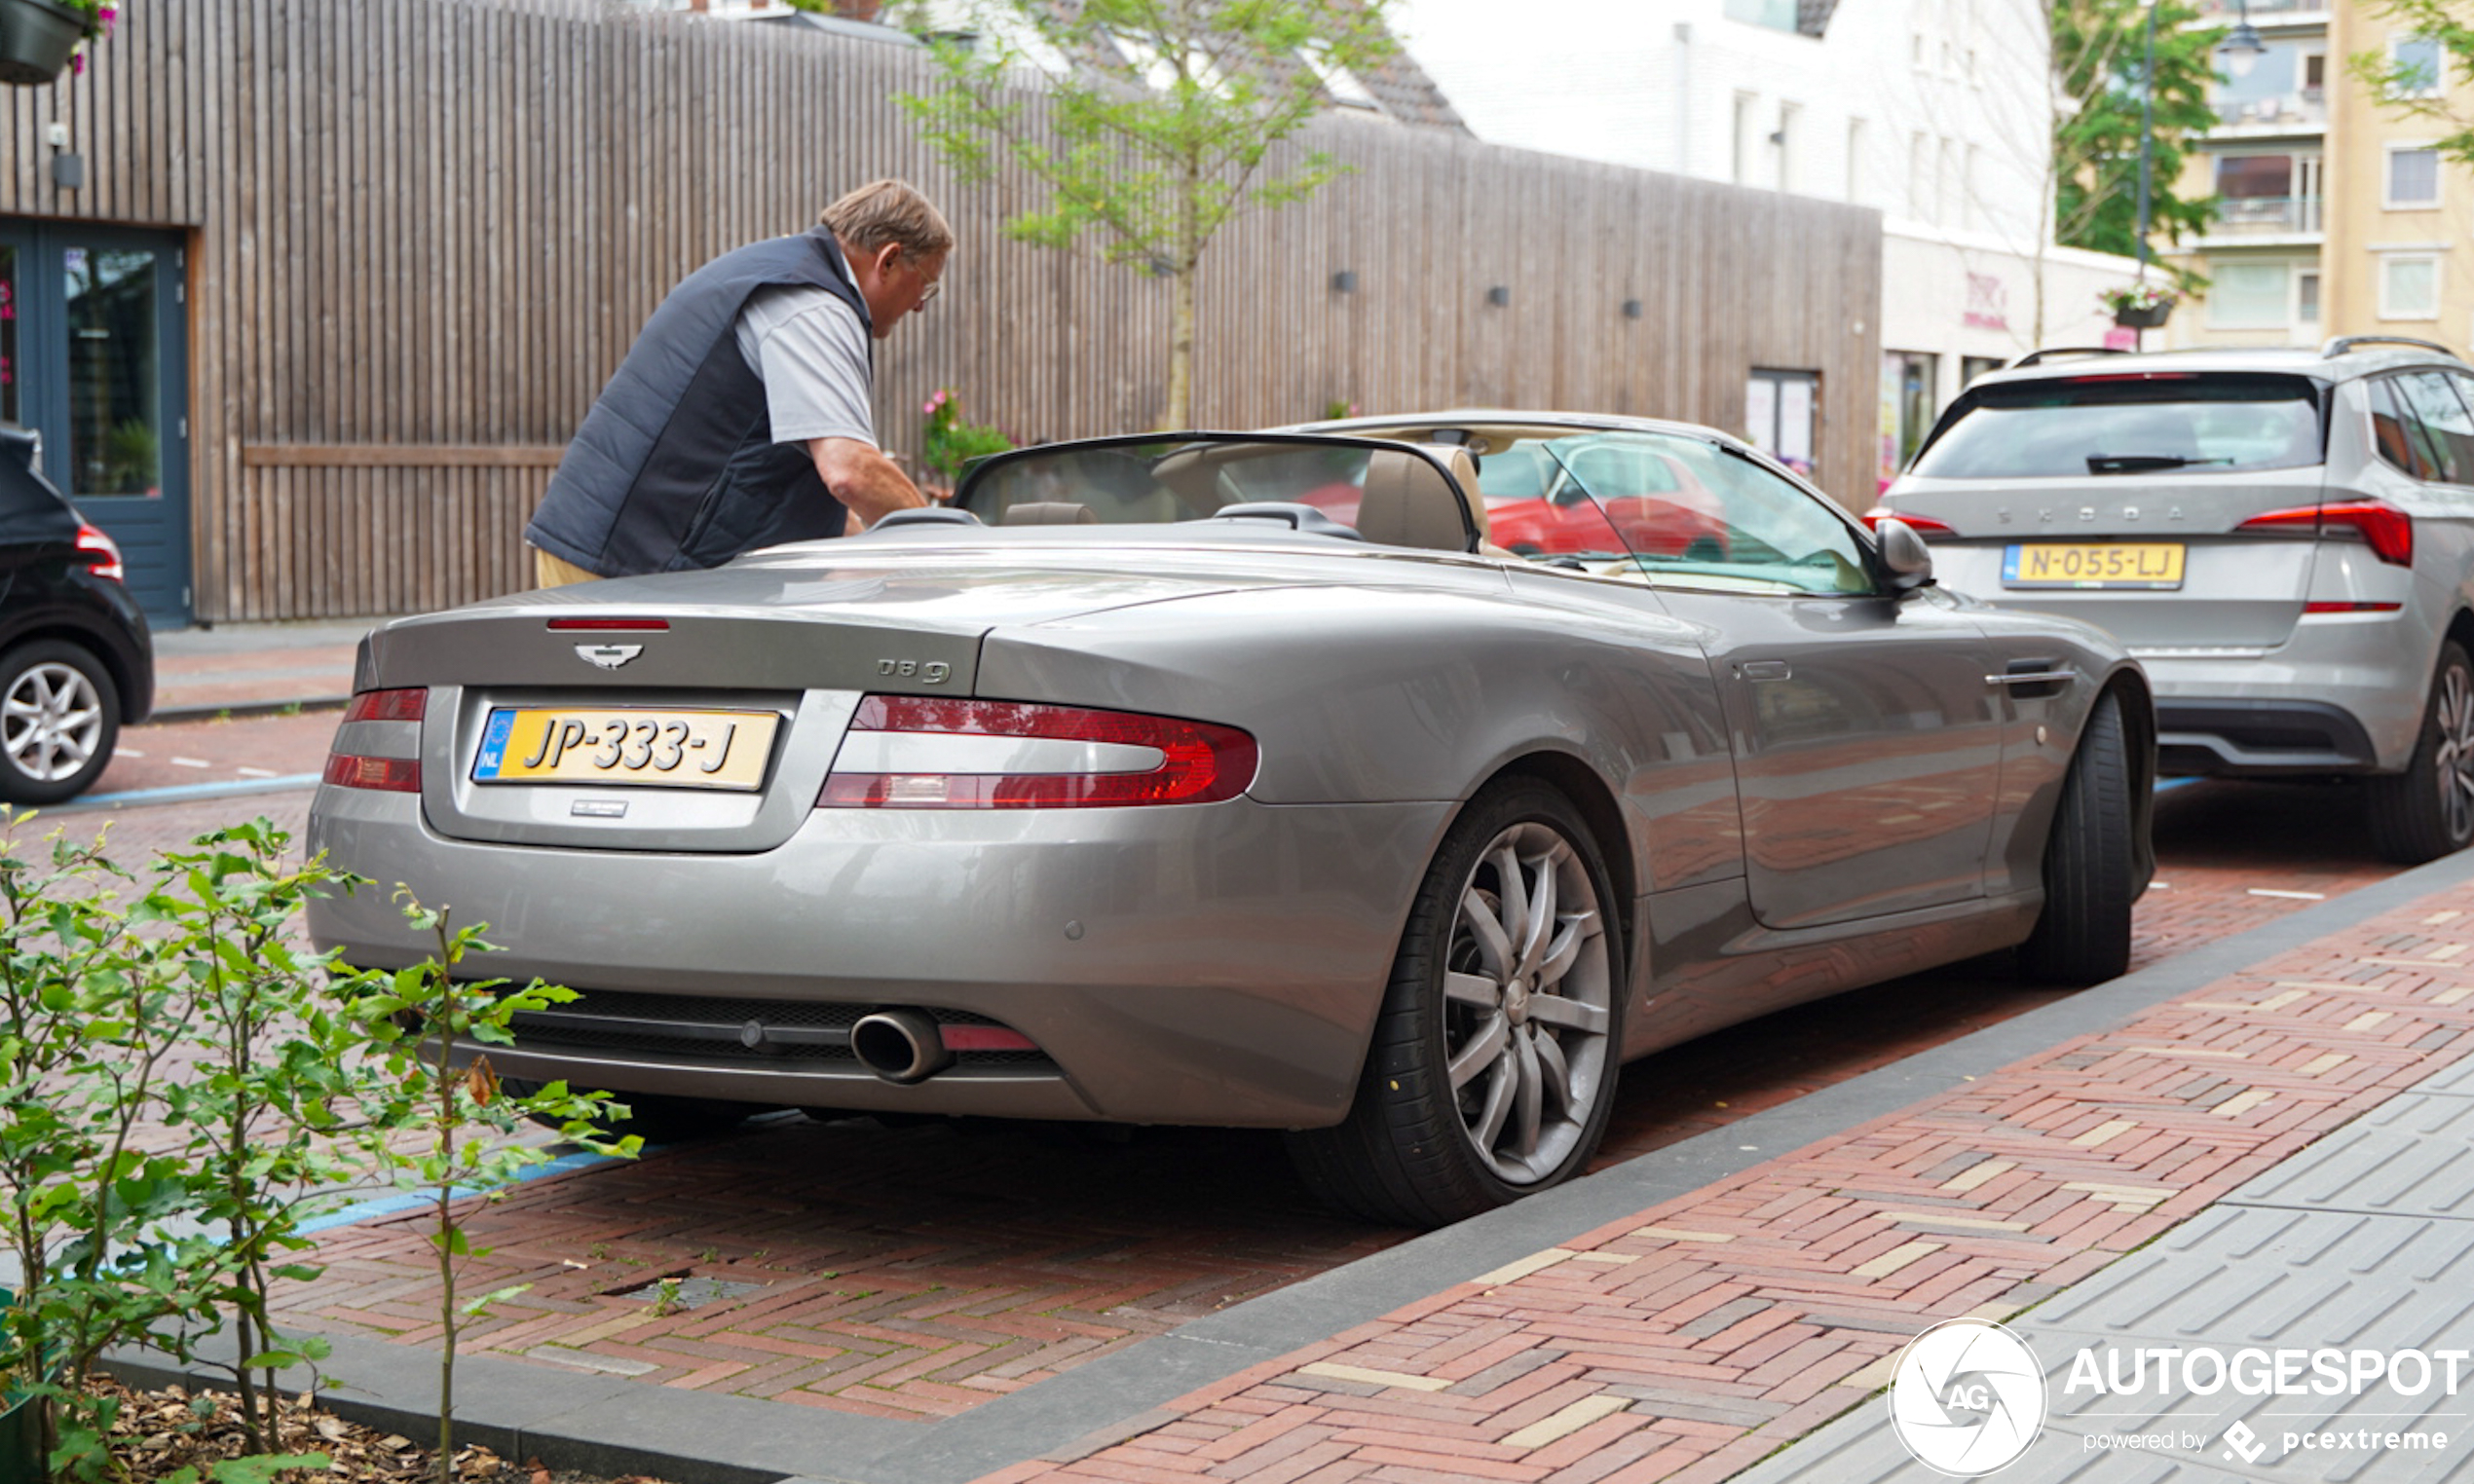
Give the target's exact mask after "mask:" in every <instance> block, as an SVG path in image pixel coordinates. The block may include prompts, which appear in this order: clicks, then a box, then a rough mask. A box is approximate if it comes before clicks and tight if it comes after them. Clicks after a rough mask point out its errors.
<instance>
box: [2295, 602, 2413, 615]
mask: <svg viewBox="0 0 2474 1484" xmlns="http://www.w3.org/2000/svg"><path fill="white" fill-rule="evenodd" d="M2404 607H2405V605H2404V604H2402V603H2305V604H2304V605H2303V612H2305V613H2393V612H2397V611H2398V610H2399V609H2402V608H2404Z"/></svg>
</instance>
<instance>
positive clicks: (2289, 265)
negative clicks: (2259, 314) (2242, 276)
mask: <svg viewBox="0 0 2474 1484" xmlns="http://www.w3.org/2000/svg"><path fill="white" fill-rule="evenodd" d="M2228 268H2281V269H2283V270H2284V271H2285V314H2284V317H2283V319H2282V320H2281V321H2280V322H2278V323H2275V324H2227V323H2225V322H2224V321H2223V319H2222V318H2220V317H2219V314H2218V306H2219V304H2220V303H2221V301H2220V300H2219V299H2218V298H2217V296H2216V295H2214V294H2210V295H2208V328H2209V329H2211V330H2230V331H2232V332H2234V333H2237V334H2238V333H2241V332H2243V331H2246V330H2249V331H2265V330H2290V329H2292V328H2293V327H2294V263H2293V260H2292V259H2290V258H2268V259H2265V260H2263V259H2254V258H2243V259H2238V260H2236V261H2233V262H2230V263H2229V262H2217V263H2212V264H2210V265H2209V270H2210V272H2211V273H2212V274H2213V275H2214V276H2216V277H2219V278H2222V277H2223V276H2224V272H2225V270H2226V269H2228Z"/></svg>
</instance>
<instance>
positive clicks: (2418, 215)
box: [2168, 0, 2474, 350]
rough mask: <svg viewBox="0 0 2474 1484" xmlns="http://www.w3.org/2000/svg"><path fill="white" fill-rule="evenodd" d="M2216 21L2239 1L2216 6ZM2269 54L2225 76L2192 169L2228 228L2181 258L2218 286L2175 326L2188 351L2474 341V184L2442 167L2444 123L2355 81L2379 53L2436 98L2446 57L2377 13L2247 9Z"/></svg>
mask: <svg viewBox="0 0 2474 1484" xmlns="http://www.w3.org/2000/svg"><path fill="white" fill-rule="evenodd" d="M2214 3H2215V7H2216V11H2217V16H2218V18H2219V19H2231V18H2232V17H2233V16H2234V15H2236V14H2238V13H2239V10H2240V6H2241V0H2214ZM2249 13H2250V18H2251V21H2252V23H2253V24H2254V25H2256V26H2257V27H2258V28H2259V31H2260V35H2261V39H2262V41H2264V42H2265V43H2266V44H2267V48H2268V50H2267V52H2266V53H2265V54H2264V55H2263V56H2260V57H2259V58H2258V59H2257V61H2256V62H2255V64H2254V65H2252V66H2251V67H2250V68H2249V70H2248V71H2247V72H2246V73H2245V74H2243V75H2241V76H2232V75H2230V74H2228V75H2225V76H2223V77H2221V79H2220V81H2219V84H2218V88H2217V93H2216V103H2217V116H2218V119H2219V121H2220V122H2219V123H2218V125H2217V127H2216V128H2215V129H2214V130H2211V131H2210V133H2209V135H2208V137H2207V138H2206V140H2205V141H2203V142H2202V143H2201V145H2200V146H2199V148H2197V149H2196V150H2194V151H2193V154H2192V156H2191V158H2190V161H2189V162H2188V166H2187V168H2186V173H2185V174H2184V177H2183V181H2182V188H2183V190H2184V191H2185V192H2186V193H2196V194H2206V193H2209V192H2213V193H2214V194H2215V195H2216V196H2217V197H2218V198H2219V200H2220V206H2219V211H2218V219H2217V220H2216V221H2215V222H2214V223H2213V224H2211V225H2210V226H2209V228H2208V229H2207V232H2206V233H2205V234H2204V235H2203V236H2202V237H2200V238H2199V239H2198V240H2197V241H2193V242H2190V243H2186V244H2185V246H2186V248H2187V249H2188V250H2187V251H2186V252H2185V253H2184V254H2183V255H2182V256H2181V257H2180V258H2179V259H2178V261H2180V262H2182V263H2184V264H2186V265H2187V266H2189V267H2192V268H2193V269H2194V270H2196V271H2197V272H2198V273H2199V274H2201V275H2203V276H2204V277H2205V278H2208V279H2209V283H2208V286H2207V288H2206V289H2205V291H2204V292H2203V293H2202V294H2201V295H2200V296H2199V297H2198V298H2197V299H2196V300H2195V301H2194V302H2193V303H2192V304H2191V305H2189V306H2187V307H2186V309H2185V310H2184V311H2183V312H2181V313H2180V314H2178V315H2177V316H2176V318H2175V320H2174V321H2173V323H2172V324H2171V325H2170V326H2169V328H2168V338H2169V341H2170V343H2171V344H2174V345H2177V346H2212V345H2287V344H2296V343H2301V344H2310V343H2314V342H2317V341H2318V340H2320V339H2322V338H2324V337H2326V336H2331V335H2375V334H2390V335H2411V336H2415V337H2417V338H2420V339H2426V340H2437V341H2440V342H2442V343H2443V344H2446V345H2449V346H2452V347H2455V348H2457V349H2459V350H2463V349H2465V348H2466V347H2467V346H2468V345H2470V344H2474V177H2469V175H2468V172H2467V171H2466V169H2465V167H2462V166H2458V165H2453V164H2451V163H2449V162H2447V161H2445V160H2444V159H2442V158H2441V155H2440V153H2439V150H2438V149H2437V147H2436V144H2437V139H2438V136H2439V135H2440V134H2441V133H2443V132H2445V131H2446V128H2447V127H2446V126H2445V125H2444V124H2443V123H2442V122H2440V121H2437V120H2432V119H2422V118H2416V117H2413V116H2410V115H2407V114H2404V113H2403V112H2401V111H2400V110H2399V109H2398V108H2397V107H2396V106H2395V105H2396V101H2397V99H2396V98H2395V97H2394V96H2393V95H2392V94H2390V93H2388V91H2387V90H2383V89H2380V88H2376V87H2373V86H2370V85H2368V84H2365V83H2363V82H2362V81H2360V80H2359V79H2357V78H2356V77H2354V76H2353V75H2352V72H2351V70H2350V69H2349V67H2348V65H2347V61H2348V58H2351V57H2354V56H2363V55H2368V56H2373V57H2374V58H2378V59H2383V60H2385V61H2388V62H2392V63H2397V64H2401V65H2403V66H2404V67H2405V68H2406V69H2407V70H2408V71H2410V72H2412V73H2414V74H2416V75H2417V76H2418V77H2419V78H2420V79H2422V83H2421V86H2420V87H2419V88H2418V89H2415V90H2413V91H2415V92H2417V93H2420V94H2421V95H2424V96H2429V97H2433V98H2438V97H2440V96H2441V95H2442V90H2443V89H2444V88H2445V86H2446V84H2445V79H2446V76H2447V67H2446V63H2445V58H2443V57H2442V56H2441V55H2440V51H2439V47H2438V46H2437V44H2436V43H2434V42H2432V41H2431V40H2430V39H2429V38H2427V37H2421V36H2416V35H2413V34H2411V33H2410V32H2407V31H2405V30H2403V29H2401V28H2400V27H2398V26H2397V25H2395V24H2394V23H2392V22H2390V21H2389V20H2387V19H2384V18H2381V17H2380V16H2378V15H2376V14H2374V13H2373V12H2372V11H2371V10H2369V9H2368V8H2365V7H2362V6H2359V5H2346V4H2343V3H2338V4H2334V5H2331V4H2328V3H2326V0H2249Z"/></svg>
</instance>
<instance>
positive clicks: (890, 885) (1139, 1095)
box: [309, 787, 1454, 1128]
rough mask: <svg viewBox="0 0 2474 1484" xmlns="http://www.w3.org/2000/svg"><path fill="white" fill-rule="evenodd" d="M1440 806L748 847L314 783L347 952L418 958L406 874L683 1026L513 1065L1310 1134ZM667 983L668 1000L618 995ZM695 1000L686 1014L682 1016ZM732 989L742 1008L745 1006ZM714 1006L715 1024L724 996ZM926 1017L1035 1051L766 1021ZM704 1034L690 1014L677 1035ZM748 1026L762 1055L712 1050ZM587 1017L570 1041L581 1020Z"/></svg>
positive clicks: (1343, 1105) (910, 821)
mask: <svg viewBox="0 0 2474 1484" xmlns="http://www.w3.org/2000/svg"><path fill="white" fill-rule="evenodd" d="M1453 807H1454V806H1453V805H1452V804H1451V803H1449V802H1425V803H1408V804H1369V805H1345V806H1342V805H1315V806H1302V805H1300V806H1276V805H1266V804H1261V803H1257V802H1256V801H1254V800H1252V799H1249V798H1238V799H1234V800H1231V801H1229V802H1227V803H1221V804H1204V805H1190V806H1171V807H1157V808H1131V809H1055V810H988V811H979V810H935V811H928V810H863V809H847V810H820V811H817V812H816V813H815V814H814V816H813V817H812V818H811V819H809V820H808V821H806V823H805V824H804V825H803V826H802V827H801V828H800V830H799V831H798V833H797V834H795V835H793V836H792V837H791V838H790V839H789V840H788V841H786V842H785V843H784V844H782V845H780V846H779V847H776V848H774V849H771V850H765V851H759V852H753V853H748V854H738V855H726V854H693V855H691V854H678V853H656V852H650V851H617V850H582V849H574V848H560V847H540V846H519V845H507V844H501V843H491V842H484V841H469V840H457V839H450V838H447V837H445V836H442V835H438V834H437V833H436V832H434V831H433V830H431V828H429V826H428V824H427V822H426V821H425V820H424V819H423V818H422V814H421V802H420V799H419V798H417V797H416V796H413V795H408V794H386V793H377V792H372V791H364V790H348V789H338V788H332V787H326V788H321V789H320V790H319V794H318V797H317V799H316V800H315V802H314V803H313V806H312V810H311V820H310V831H309V844H310V847H311V848H312V849H313V850H321V849H322V850H324V851H326V852H327V853H328V855H329V858H330V859H331V860H332V861H333V863H334V864H335V865H337V866H338V867H340V868H343V869H345V870H350V871H355V872H360V873H361V874H364V875H367V876H370V877H372V878H373V879H374V880H375V881H376V882H378V883H379V884H378V886H376V887H374V888H363V889H362V890H361V891H360V892H359V893H357V894H355V895H352V896H340V897H334V898H329V899H326V900H323V901H320V902H319V903H317V904H315V905H314V906H313V907H312V909H311V910H310V913H309V926H310V932H311V935H312V937H313V938H314V940H315V941H316V942H317V943H318V945H319V946H321V947H335V948H340V949H342V951H343V956H344V958H345V959H346V961H348V962H351V963H355V964H359V965H363V966H368V967H377V968H395V967H401V966H403V965H406V964H411V963H417V962H419V961H421V960H422V959H423V957H424V956H425V952H426V949H427V945H426V944H425V943H424V942H423V941H422V940H421V939H420V938H419V936H418V935H416V934H414V933H412V932H411V931H410V930H409V929H408V927H407V925H406V923H405V921H404V919H403V916H402V913H401V909H400V907H399V906H398V905H397V904H396V903H395V902H394V901H392V900H391V896H392V893H393V890H394V886H395V884H396V883H398V882H401V883H405V884H407V885H409V886H410V888H411V889H412V892H413V893H414V895H415V896H417V897H418V898H419V899H420V900H421V901H422V902H424V903H425V904H427V905H430V906H432V907H437V906H445V907H447V908H449V909H451V911H452V920H453V921H454V922H456V923H459V924H469V923H481V922H486V923H488V924H489V925H490V926H489V929H488V931H487V932H486V933H485V934H484V935H483V936H484V937H485V938H486V939H487V940H488V941H489V942H491V943H493V944H495V945H498V946H500V947H502V948H503V949H505V950H506V951H504V952H499V953H492V954H489V955H487V956H486V957H484V958H481V959H479V960H477V961H472V962H469V963H468V965H467V969H468V971H469V972H471V973H473V974H475V975H484V974H485V975H488V976H490V977H493V978H506V979H511V980H514V981H516V982H518V983H521V982H523V981H525V980H527V979H530V978H532V977H535V976H539V977H540V978H542V979H544V980H546V981H548V982H550V983H560V984H566V985H569V986H572V987H576V988H579V989H581V990H583V991H584V992H585V999H584V1001H583V1002H581V1005H579V1006H575V1007H561V1009H562V1011H565V1010H578V1009H581V1010H586V1011H591V1010H594V1009H597V1008H602V1007H596V1006H595V1004H594V1001H595V994H594V991H603V992H604V993H603V994H602V996H601V999H602V1002H603V1007H609V1006H612V1005H613V1003H614V996H617V997H618V1000H617V1003H620V1004H632V1005H637V1006H647V1005H656V1004H657V1005H661V1006H664V1007H666V1008H665V1009H664V1011H663V1013H664V1014H668V1015H671V1016H672V1017H673V1018H674V1019H675V1020H678V1021H680V1022H682V1024H680V1025H677V1026H674V1027H673V1028H674V1029H678V1030H679V1031H680V1033H679V1034H677V1035H671V1036H666V1037H665V1036H662V1035H627V1034H618V1035H612V1034H602V1033H598V1032H595V1031H594V1030H592V1028H590V1027H587V1028H586V1029H585V1030H584V1031H583V1032H581V1033H573V1034H571V1033H570V1031H569V1030H561V1031H559V1032H557V1033H556V1034H555V1035H553V1036H549V1037H544V1036H541V1035H531V1036H528V1035H524V1034H520V1033H519V1036H518V1039H517V1044H516V1045H515V1046H514V1047H513V1048H511V1049H505V1050H492V1051H491V1053H490V1059H491V1061H492V1063H493V1064H494V1065H496V1066H497V1067H498V1068H499V1069H500V1070H501V1071H502V1072H506V1073H509V1074H512V1075H515V1076H519V1077H524V1078H528V1079H534V1080H548V1079H552V1078H565V1079H567V1080H568V1081H569V1082H571V1083H573V1084H575V1085H577V1086H579V1087H581V1088H591V1089H607V1090H609V1091H612V1092H617V1093H622V1094H623V1093H629V1092H641V1093H667V1094H689V1095H697V1096H710V1097H724V1098H733V1099H738V1100H742V1101H747V1102H750V1103H759V1104H766V1105H774V1106H780V1105H796V1106H809V1107H829V1108H843V1109H851V1110H858V1111H895V1112H918V1113H931V1114H985V1115H991V1116H999V1117H1018V1118H1056V1119H1105V1120H1111V1121H1120V1122H1130V1123H1188V1124H1219V1125H1232V1126H1256V1127H1273V1128H1303V1127H1315V1126H1321V1125H1328V1124H1331V1123H1335V1122H1337V1121H1338V1120H1339V1119H1340V1118H1341V1117H1342V1116H1343V1114H1344V1113H1345V1112H1346V1111H1347V1108H1348V1106H1349V1102H1350V1100H1351V1097H1352V1096H1353V1095H1354V1093H1355V1089H1356V1081H1357V1075H1358V1070H1359V1066H1360V1063H1361V1061H1362V1059H1363V1057H1364V1055H1365V1051H1366V1046H1367V1043H1368V1036H1369V1034H1370V1031H1371V1027H1372V1024H1373V1020H1374V1017H1375V1014H1376V1011H1377V1009H1378V1008H1379V1006H1380V1003H1381V1000H1382V996H1383V989H1384V984H1385V983H1386V981H1387V979H1388V977H1389V973H1390V966H1391V962H1392V958H1393V956H1394V954H1395V953H1396V951H1397V949H1398V947H1399V941H1400V933H1401V926H1402V923H1403V922H1404V921H1405V920H1406V915H1407V910H1408V904H1409V900H1410V898H1411V897H1412V896H1413V895H1414V893H1415V891H1416V888H1417V885H1418V882H1419V880H1420V878H1421V877H1422V875H1423V873H1424V872H1425V868H1426V863H1427V861H1428V859H1429V858H1430V857H1431V855H1432V853H1433V850H1434V848H1435V843H1436V841H1437V839H1438V838H1439V837H1440V835H1441V834H1442V832H1443V828H1444V826H1445V825H1446V824H1447V823H1448V821H1449V818H1450V815H1451V812H1452V809H1453ZM627 995H658V996H661V997H662V1000H661V1001H658V1002H654V1001H627V1000H625V999H624V998H623V997H624V996H627ZM681 1001H690V1002H693V1001H701V1002H704V1005H702V1006H699V1005H695V1004H690V1005H689V1006H688V1012H693V1013H688V1012H682V1011H681V1010H680V1002H681ZM724 1002H729V1003H724ZM706 1006H709V1009H707V1008H705V1007H706ZM896 1006H902V1007H917V1008H920V1009H924V1010H927V1011H929V1012H931V1013H932V1014H934V1015H936V1017H937V1018H938V1019H939V1020H949V1021H954V1020H964V1021H967V1020H987V1021H994V1022H997V1023H998V1024H1000V1025H1002V1026H1006V1027H1010V1028H1011V1029H1013V1030H1016V1031H1019V1032H1021V1033H1022V1034H1023V1035H1025V1036H1028V1037H1030V1038H1031V1041H1032V1042H1034V1043H1035V1044H1036V1047H1037V1052H1036V1054H1035V1055H1034V1054H1024V1053H1015V1054H1013V1055H1012V1056H1011V1057H983V1056H973V1055H968V1054H965V1055H963V1056H961V1057H960V1058H959V1062H958V1064H956V1065H955V1066H954V1067H952V1068H950V1069H948V1070H946V1071H944V1072H941V1073H939V1074H938V1075H936V1076H934V1077H931V1078H929V1079H928V1080H926V1081H924V1082H919V1083H917V1084H914V1085H907V1086H905V1085H897V1084H894V1083H891V1082H886V1081H882V1080H881V1079H879V1078H877V1077H876V1076H874V1075H872V1074H870V1073H868V1072H867V1071H865V1070H864V1069H862V1068H861V1067H860V1066H859V1064H858V1063H857V1062H856V1061H855V1060H854V1059H851V1058H850V1057H848V1056H847V1053H846V1051H844V1052H843V1054H842V1055H841V1056H840V1057H835V1056H834V1055H831V1054H830V1053H831V1051H832V1048H831V1047H830V1046H819V1045H818V1044H817V1043H818V1042H819V1041H820V1040H826V1041H829V1040H830V1036H829V1035H826V1036H821V1037H820V1036H819V1035H817V1034H815V1033H814V1032H813V1031H811V1032H810V1033H809V1034H808V1035H807V1036H806V1042H807V1044H806V1045H805V1046H802V1045H800V1044H799V1042H800V1040H801V1038H800V1037H799V1036H797V1035H789V1036H785V1035H782V1034H780V1033H778V1032H776V1031H774V1030H772V1029H771V1028H770V1027H774V1026H779V1025H786V1024H806V1025H808V1026H811V1027H812V1026H818V1025H824V1026H830V1025H831V1024H832V1023H834V1022H835V1021H837V1020H839V1021H840V1022H841V1023H843V1024H847V1022H848V1017H849V1016H852V1015H855V1014H857V1013H860V1012H864V1011H866V1010H872V1009H879V1008H885V1007H896ZM689 1021H693V1022H699V1024H686V1023H685V1022H689ZM732 1021H737V1022H739V1023H741V1024H745V1025H752V1026H753V1027H754V1028H752V1029H750V1030H749V1032H748V1038H747V1040H746V1041H745V1042H744V1043H742V1042H740V1041H738V1040H736V1039H733V1038H730V1037H726V1036H723V1035H719V1034H716V1033H715V1032H716V1029H717V1027H721V1026H726V1025H729V1024H730V1023H731V1022H732ZM571 1029H572V1026H571Z"/></svg>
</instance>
